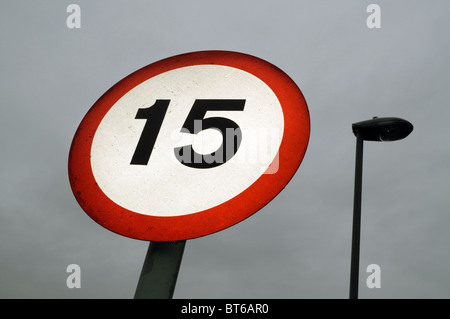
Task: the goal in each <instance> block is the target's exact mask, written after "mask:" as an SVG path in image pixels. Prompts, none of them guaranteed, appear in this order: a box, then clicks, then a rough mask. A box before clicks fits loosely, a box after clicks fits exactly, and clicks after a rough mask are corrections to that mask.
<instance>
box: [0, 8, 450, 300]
mask: <svg viewBox="0 0 450 319" xmlns="http://www.w3.org/2000/svg"><path fill="white" fill-rule="evenodd" d="M71 3H76V4H78V5H79V6H80V8H81V28H79V29H69V28H68V27H67V25H66V18H67V16H68V15H69V13H67V12H66V8H67V6H68V5H69V4H71ZM371 3H376V4H378V5H379V6H380V8H381V28H379V29H370V28H368V27H367V24H366V19H367V17H368V16H369V13H367V12H366V9H367V6H368V5H369V4H371ZM449 16H450V4H449V2H448V1H447V0H433V1H425V0H420V1H418V0H397V1H387V0H378V1H373V2H371V1H361V0H345V1H333V0H316V1H313V0H308V1H306V0H305V1H284V0H283V1H234V0H233V1H206V0H191V1H181V0H176V1H137V0H133V1H125V0H121V1H99V0H95V1H81V0H80V1H74V2H70V1H57V2H56V1H49V0H46V1H23V0H17V1H2V2H1V4H0V39H1V43H2V50H1V59H0V67H1V73H0V96H1V113H2V115H1V116H0V152H1V157H0V180H1V186H0V187H1V188H0V218H1V219H0V242H1V245H0V297H1V298H132V297H133V295H134V291H135V289H136V284H137V281H138V278H139V274H140V271H141V267H142V264H143V260H144V257H145V254H146V251H147V247H148V242H145V241H140V240H135V239H131V238H127V237H123V236H120V235H117V234H114V233H112V232H110V231H108V230H106V229H104V228H103V227H101V226H99V225H98V224H96V223H95V222H94V221H93V220H92V219H91V218H90V217H88V216H87V215H86V214H85V213H84V212H83V210H82V209H81V208H80V206H79V205H78V203H77V202H76V200H75V198H74V196H73V194H72V191H71V188H70V185H69V180H68V175H67V159H68V153H69V148H70V144H71V142H72V138H73V135H74V133H75V130H76V129H77V127H78V125H79V123H80V121H81V120H82V118H83V117H84V115H85V114H86V112H87V111H88V109H89V108H90V107H91V106H92V104H93V103H94V102H95V101H96V100H97V99H98V98H99V97H100V96H101V95H102V94H103V93H104V92H105V91H106V90H107V89H109V88H110V87H111V86H112V85H114V84H115V83H116V82H117V81H119V80H120V79H122V78H123V77H125V76H126V75H128V74H130V73H131V72H133V71H135V70H137V69H139V68H141V67H143V66H145V65H148V64H150V63H152V62H155V61H158V60H160V59H163V58H166V57H170V56H173V55H177V54H180V53H186V52H192V51H199V50H211V49H220V50H231V51H238V52H243V53H247V54H251V55H255V56H257V57H260V58H262V59H264V60H267V61H269V62H271V63H273V64H274V65H276V66H278V67H279V68H281V69H282V70H284V71H285V72H286V73H287V74H288V75H289V76H290V77H291V78H292V79H293V80H294V81H295V82H296V83H297V85H298V86H299V87H300V88H301V90H302V92H303V94H304V96H305V98H306V101H307V103H308V107H309V112H310V116H311V136H310V142H309V146H308V150H307V152H306V156H305V158H304V160H303V162H302V164H301V166H300V168H299V170H298V171H297V173H296V175H295V176H294V178H293V179H292V180H291V182H290V183H289V184H288V185H287V187H286V188H285V189H284V190H283V191H282V192H281V193H280V194H279V195H278V196H277V197H276V198H275V199H274V200H273V201H272V202H270V203H269V204H268V205H267V206H266V207H264V208H263V209H262V210H260V211H259V212H258V213H256V214H255V215H253V216H252V217H251V218H249V219H246V220H245V221H243V222H241V223H239V224H237V225H236V226H233V227H231V228H229V229H226V230H224V231H221V232H218V233H215V234H213V235H209V236H206V237H202V238H198V239H193V240H189V241H188V242H187V244H186V249H185V253H184V257H183V261H182V265H181V269H180V273H179V278H178V282H177V287H176V290H175V294H174V297H175V298H348V289H349V288H348V287H349V271H350V247H351V226H352V209H353V208H352V205H353V178H354V160H355V137H354V135H353V133H352V130H351V124H352V123H354V122H358V121H362V120H366V119H370V118H372V117H373V116H379V117H382V116H395V117H402V118H405V119H407V120H409V121H410V122H411V123H413V125H414V131H413V132H412V133H411V135H410V136H408V138H406V139H405V140H402V141H398V142H393V143H375V142H366V143H365V145H364V146H365V147H364V175H363V205H362V228H361V232H362V237H361V272H360V274H361V276H360V297H361V298H450V277H449V276H448V270H449V269H450V249H449V248H448V246H449V243H450V232H449V231H448V227H449V226H450V214H449V213H450V212H449V208H448V205H449V204H450V197H449V195H450V192H449V191H450V187H449V184H450V182H449V181H450V165H449V164H450V144H449V142H448V137H449V136H450V126H449V125H448V121H449V119H450V107H449V103H448V101H449V100H450V90H449V84H450V59H449V57H450V40H449V38H448V31H449V30H450V20H449V19H448V17H449ZM74 263H75V264H78V265H79V266H80V268H81V288H79V289H68V288H67V286H66V278H67V276H68V275H69V274H68V273H67V272H66V268H67V266H68V265H70V264H74ZM370 264H377V265H379V266H380V268H381V288H375V289H369V288H367V286H366V284H365V281H366V278H367V276H368V275H369V274H368V273H366V271H365V270H366V267H367V266H368V265H370Z"/></svg>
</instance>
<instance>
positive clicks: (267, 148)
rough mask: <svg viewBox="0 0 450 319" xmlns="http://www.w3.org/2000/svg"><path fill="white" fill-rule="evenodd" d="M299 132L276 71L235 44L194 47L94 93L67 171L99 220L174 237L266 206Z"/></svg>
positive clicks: (295, 97)
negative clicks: (217, 48)
mask: <svg viewBox="0 0 450 319" xmlns="http://www.w3.org/2000/svg"><path fill="white" fill-rule="evenodd" d="M308 140H309V113H308V109H307V106H306V102H305V100H304V98H303V95H302V94H301V91H300V90H299V89H298V87H297V86H296V85H295V83H294V82H293V81H292V80H291V79H290V78H289V77H288V76H287V75H286V74H285V73H283V72H282V71H281V70H279V69H277V68H276V67H274V66H273V65H271V64H269V63H268V62H266V61H263V60H261V59H258V58H255V57H252V56H248V55H245V54H241V53H235V52H227V51H204V52H194V53H189V54H184V55H180V56H176V57H172V58H168V59H165V60H162V61H159V62H156V63H154V64H151V65H149V66H147V67H145V68H142V69H141V70H138V71H136V72H135V73H133V74H131V75H130V76H128V77H126V78H124V79H123V80H121V81H120V82H118V83H117V84H116V85H115V86H113V87H112V88H111V89H110V90H108V91H107V92H106V93H105V94H104V95H103V96H102V97H101V98H100V99H99V100H98V101H97V102H96V103H95V104H94V106H93V107H92V108H91V109H90V110H89V112H88V113H87V114H86V116H85V118H84V119H83V121H82V122H81V124H80V126H79V128H78V130H77V132H76V134H75V137H74V140H73V143H72V147H71V152H70V155H69V178H70V182H71V186H72V189H73V192H74V194H75V197H76V198H77V200H78V202H79V203H80V205H81V206H82V208H83V209H84V210H85V211H86V213H87V214H88V215H90V216H91V217H92V218H93V219H94V220H95V221H97V222H98V223H99V224H101V225H103V226H104V227H106V228H108V229H110V230H112V231H114V232H117V233H119V234H122V235H125V236H129V237H132V238H137V239H144V240H153V241H172V240H183V239H189V238H195V237H199V236H204V235H207V234H210V233H213V232H216V231H219V230H222V229H224V228H226V227H229V226H231V225H233V224H235V223H237V222H239V221H241V220H243V219H245V218H247V217H248V216H250V215H251V214H253V213H255V212H256V211H258V210H259V209H260V208H262V207H263V206H264V205H266V204H267V203H268V202H269V201H270V200H271V199H272V198H273V197H275V196H276V195H277V194H278V193H279V192H280V191H281V190H282V188H283V187H284V186H285V185H286V184H287V183H288V181H289V180H290V178H291V177H292V176H293V174H294V173H295V171H296V170H297V168H298V166H299V165H300V163H301V160H302V159H303V156H304V154H305V152H306V147H307V144H308Z"/></svg>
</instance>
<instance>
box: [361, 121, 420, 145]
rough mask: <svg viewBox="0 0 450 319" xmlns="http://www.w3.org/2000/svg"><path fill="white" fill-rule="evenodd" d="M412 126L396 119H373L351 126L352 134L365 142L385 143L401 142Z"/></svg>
mask: <svg viewBox="0 0 450 319" xmlns="http://www.w3.org/2000/svg"><path fill="white" fill-rule="evenodd" d="M413 128H414V127H413V125H412V124H411V123H410V122H408V121H406V120H404V119H400V118H397V117H381V118H378V117H374V118H373V119H371V120H367V121H362V122H358V123H354V124H352V130H353V134H355V135H356V136H357V135H358V134H359V135H361V137H362V138H363V140H366V141H377V142H387V141H396V140H401V139H403V138H405V137H407V136H408V135H409V134H410V133H411V132H412V130H413Z"/></svg>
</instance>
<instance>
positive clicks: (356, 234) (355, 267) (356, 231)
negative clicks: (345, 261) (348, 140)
mask: <svg viewBox="0 0 450 319" xmlns="http://www.w3.org/2000/svg"><path fill="white" fill-rule="evenodd" d="M363 142H364V141H363V138H362V136H361V134H357V135H356V161H355V194H354V199H353V230H352V252H351V254H352V255H351V264H350V299H358V284H359V252H360V238H361V194H362V165H363Z"/></svg>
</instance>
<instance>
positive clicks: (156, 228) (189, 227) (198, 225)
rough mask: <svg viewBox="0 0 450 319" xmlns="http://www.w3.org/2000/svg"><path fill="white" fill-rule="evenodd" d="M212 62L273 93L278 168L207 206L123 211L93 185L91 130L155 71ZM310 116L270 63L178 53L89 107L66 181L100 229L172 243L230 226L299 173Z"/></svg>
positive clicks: (219, 54)
mask: <svg viewBox="0 0 450 319" xmlns="http://www.w3.org/2000/svg"><path fill="white" fill-rule="evenodd" d="M201 64H216V65H224V66H229V67H234V68H238V69H241V70H244V71H246V72H249V73H251V74H253V75H254V76H256V77H258V78H259V79H261V80H262V81H264V82H265V83H266V84H267V85H268V86H269V87H270V88H271V89H272V91H273V92H274V93H275V95H276V96H277V98H278V100H279V102H280V104H281V107H282V110H283V116H284V121H285V123H284V124H285V126H284V133H283V138H282V141H281V145H280V148H279V152H278V155H279V158H278V160H279V162H278V170H277V171H276V173H273V174H263V175H261V176H260V177H259V178H258V179H257V180H256V181H255V182H254V183H253V184H252V185H251V186H250V187H248V188H247V189H245V190H244V191H242V192H241V193H240V194H239V195H237V196H235V197H234V198H232V199H230V200H228V201H226V202H224V203H222V204H220V205H218V206H216V207H213V208H210V209H207V210H204V211H201V212H197V213H193V214H189V215H182V216H173V217H158V216H148V215H144V214H139V213H136V212H133V211H130V210H127V209H125V208H123V207H121V206H119V205H117V204H116V203H114V202H113V201H111V200H110V199H109V198H108V197H107V196H106V195H105V194H104V193H103V192H102V190H101V189H100V188H99V186H98V185H97V183H96V181H95V178H94V175H93V173H92V168H91V163H90V152H91V146H92V140H93V137H94V134H95V132H96V130H97V127H98V126H99V124H100V122H101V120H102V119H103V117H104V116H105V114H106V113H107V112H108V111H109V109H110V108H111V107H112V106H113V105H114V104H115V103H116V102H117V101H118V100H119V99H120V98H121V97H122V96H123V95H124V94H125V93H127V92H128V91H130V90H131V89H133V88H134V87H135V86H137V85H139V84H140V83H142V82H144V81H146V80H147V79H149V78H151V77H154V76H156V75H158V74H161V73H164V72H167V71H170V70H173V69H177V68H181V67H185V66H191V65H201ZM309 134H310V118H309V111H308V107H307V104H306V101H305V99H304V97H303V94H302V92H301V91H300V89H299V88H298V87H297V85H296V84H295V83H294V82H293V81H292V80H291V78H290V77H289V76H288V75H286V74H285V73H284V72H283V71H281V70H280V69H278V68H277V67H275V66H274V65H272V64H270V63H268V62H266V61H264V60H262V59H260V58H257V57H254V56H251V55H247V54H243V53H237V52H230V51H200V52H192V53H186V54H181V55H177V56H174V57H170V58H167V59H164V60H161V61H158V62H155V63H152V64H150V65H148V66H146V67H143V68H142V69H139V70H137V71H136V72H134V73H132V74H130V75H129V76H127V77H125V78H124V79H122V80H121V81H119V82H118V83H117V84H115V85H114V86H113V87H112V88H110V89H109V90H108V91H107V92H105V94H103V96H102V97H100V99H99V100H98V101H97V102H96V103H95V104H94V105H93V106H92V107H91V109H90V110H89V111H88V113H87V114H86V115H85V117H84V118H83V120H82V121H81V123H80V125H79V127H78V129H77V131H76V133H75V136H74V138H73V141H72V145H71V148H70V153H69V162H68V169H69V180H70V185H71V187H72V191H73V193H74V195H75V198H76V199H77V201H78V203H79V204H80V206H81V207H82V208H83V210H84V211H85V212H86V213H87V214H88V215H89V216H90V217H91V218H92V219H93V220H95V221H96V222H97V223H99V224H100V225H102V226H103V227H105V228H107V229H109V230H111V231H113V232H115V233H118V234H121V235H123V236H127V237H131V238H135V239H140V240H149V241H176V240H185V239H191V238H196V237H200V236H205V235H208V234H211V233H214V232H217V231H220V230H222V229H225V228H227V227H230V226H232V225H234V224H236V223H238V222H240V221H242V220H244V219H245V218H247V217H249V216H250V215H252V214H254V213H255V212H257V211H258V210H259V209H261V208H262V207H264V206H265V205H266V204H267V203H269V202H270V201H271V200H272V199H273V198H274V197H275V196H277V195H278V193H279V192H280V191H281V190H282V189H283V188H284V187H285V186H286V184H287V183H288V182H289V180H290V179H291V178H292V176H293V175H294V174H295V172H296V171H297V169H298V167H299V166H300V163H301V162H302V160H303V157H304V155H305V152H306V148H307V146H308V142H309Z"/></svg>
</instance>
